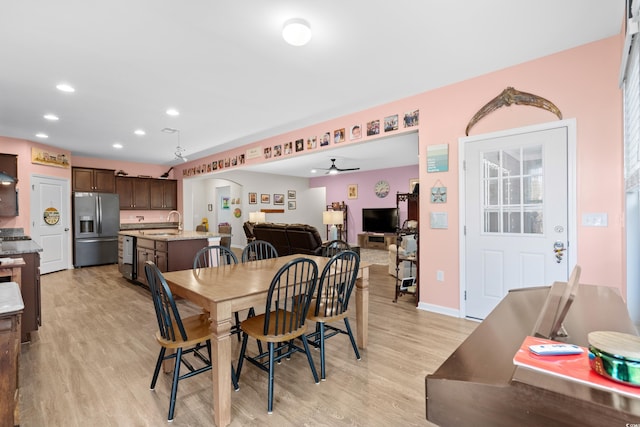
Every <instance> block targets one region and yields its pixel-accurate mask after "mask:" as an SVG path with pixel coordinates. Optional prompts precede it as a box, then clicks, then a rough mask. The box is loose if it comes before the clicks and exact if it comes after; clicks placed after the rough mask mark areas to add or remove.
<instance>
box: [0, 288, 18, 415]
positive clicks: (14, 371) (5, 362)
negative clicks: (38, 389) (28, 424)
mask: <svg viewBox="0 0 640 427" xmlns="http://www.w3.org/2000/svg"><path fill="white" fill-rule="evenodd" d="M0 286H2V287H3V294H8V293H10V294H11V295H10V296H11V297H12V301H14V303H15V302H16V300H19V296H20V289H19V286H18V284H17V283H16V282H10V283H2V284H0ZM12 305H15V307H13V308H11V309H8V310H2V311H0V402H2V404H1V405H0V425H2V426H18V425H20V408H19V405H18V403H19V393H18V384H19V382H18V372H19V357H20V317H21V313H22V309H21V308H20V307H19V304H12Z"/></svg>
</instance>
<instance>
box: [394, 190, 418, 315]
mask: <svg viewBox="0 0 640 427" xmlns="http://www.w3.org/2000/svg"><path fill="white" fill-rule="evenodd" d="M401 203H406V204H407V220H406V221H403V222H400V215H399V214H398V225H397V228H396V247H397V250H396V294H395V297H394V299H393V302H397V301H398V297H399V296H401V295H404V294H406V293H411V294H414V295H415V297H416V305H418V303H419V302H420V244H419V242H418V237H419V232H418V228H417V227H408V225H407V223H408V222H409V221H416V223H417V221H418V220H419V218H420V212H419V208H418V206H419V195H418V194H417V193H397V194H396V208H397V209H398V212H400V204H401ZM409 235H413V236H414V237H415V239H416V253H415V254H411V255H408V256H406V255H402V254H401V253H400V245H401V243H402V239H404V238H406V236H409ZM405 261H408V262H410V263H412V269H413V268H415V275H414V277H415V288H413V287H411V288H410V289H412V290H411V291H410V290H405V289H403V288H402V287H401V286H400V285H401V284H402V280H401V279H399V277H400V275H399V274H398V273H399V272H400V264H402V263H404V262H405ZM413 289H415V290H413Z"/></svg>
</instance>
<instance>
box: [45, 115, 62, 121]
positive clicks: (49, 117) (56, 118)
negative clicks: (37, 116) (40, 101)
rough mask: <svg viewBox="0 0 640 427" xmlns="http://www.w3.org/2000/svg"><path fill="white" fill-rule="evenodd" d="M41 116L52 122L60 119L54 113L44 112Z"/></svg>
mask: <svg viewBox="0 0 640 427" xmlns="http://www.w3.org/2000/svg"><path fill="white" fill-rule="evenodd" d="M43 117H44V118H45V119H47V120H50V121H52V122H57V121H58V120H60V117H58V116H56V115H55V114H45V115H44V116H43Z"/></svg>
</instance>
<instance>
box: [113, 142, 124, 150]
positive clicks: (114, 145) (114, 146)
mask: <svg viewBox="0 0 640 427" xmlns="http://www.w3.org/2000/svg"><path fill="white" fill-rule="evenodd" d="M112 147H113V148H118V149H120V148H122V144H120V143H119V142H116V143H115V144H113V145H112Z"/></svg>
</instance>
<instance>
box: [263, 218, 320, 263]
mask: <svg viewBox="0 0 640 427" xmlns="http://www.w3.org/2000/svg"><path fill="white" fill-rule="evenodd" d="M253 235H254V236H255V238H256V240H265V241H267V242H269V243H271V244H272V245H273V246H275V248H276V250H277V251H278V255H280V256H283V255H291V254H307V255H320V254H321V253H322V238H321V237H320V233H319V232H318V230H317V229H316V228H315V227H313V226H311V225H306V224H276V223H269V222H265V223H260V224H255V225H254V226H253Z"/></svg>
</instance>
